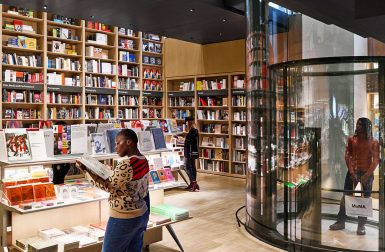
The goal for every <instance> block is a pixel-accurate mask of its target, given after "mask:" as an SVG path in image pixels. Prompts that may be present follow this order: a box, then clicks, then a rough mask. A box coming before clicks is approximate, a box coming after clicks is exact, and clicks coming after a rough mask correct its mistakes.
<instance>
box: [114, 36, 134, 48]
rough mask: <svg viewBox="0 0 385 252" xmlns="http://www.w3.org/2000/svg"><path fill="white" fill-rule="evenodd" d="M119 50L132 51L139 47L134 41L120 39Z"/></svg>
mask: <svg viewBox="0 0 385 252" xmlns="http://www.w3.org/2000/svg"><path fill="white" fill-rule="evenodd" d="M118 43H119V48H125V49H130V50H137V48H138V45H137V44H136V41H134V40H132V39H125V38H124V39H122V38H119V41H118Z"/></svg>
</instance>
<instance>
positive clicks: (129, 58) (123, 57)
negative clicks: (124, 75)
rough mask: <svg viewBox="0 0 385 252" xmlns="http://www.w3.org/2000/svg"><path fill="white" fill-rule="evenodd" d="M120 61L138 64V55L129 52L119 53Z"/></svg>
mask: <svg viewBox="0 0 385 252" xmlns="http://www.w3.org/2000/svg"><path fill="white" fill-rule="evenodd" d="M119 61H124V62H130V63H136V55H135V54H134V53H130V52H127V51H119Z"/></svg>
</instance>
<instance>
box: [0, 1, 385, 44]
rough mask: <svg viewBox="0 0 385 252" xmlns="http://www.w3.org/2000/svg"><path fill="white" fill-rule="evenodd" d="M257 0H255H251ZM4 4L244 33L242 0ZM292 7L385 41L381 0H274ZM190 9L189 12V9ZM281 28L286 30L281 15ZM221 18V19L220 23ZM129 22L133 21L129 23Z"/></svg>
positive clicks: (202, 38)
mask: <svg viewBox="0 0 385 252" xmlns="http://www.w3.org/2000/svg"><path fill="white" fill-rule="evenodd" d="M0 1H1V0H0ZM255 1H258V0H255ZM1 2H2V3H4V4H7V5H15V6H22V7H27V8H30V9H34V10H40V11H41V10H43V6H44V4H47V6H48V12H52V13H57V14H61V15H64V16H69V17H76V18H81V19H85V20H89V19H90V16H95V18H94V20H95V21H100V22H104V23H107V24H111V25H115V26H121V27H126V28H128V27H132V29H134V30H140V31H144V32H150V33H156V34H160V35H163V36H167V37H171V38H176V39H181V40H186V41H191V42H194V43H200V44H209V43H215V42H222V41H229V40H235V39H242V38H245V36H246V23H245V17H244V14H245V0H110V1H108V0H3V1H1ZM273 2H274V3H276V4H279V5H282V6H284V7H286V8H288V9H291V10H293V11H295V12H300V13H303V14H306V15H308V16H310V17H313V18H315V19H318V20H320V21H323V22H325V23H327V24H335V25H338V26H340V27H342V28H344V29H347V30H349V31H352V32H354V33H356V34H359V35H361V36H363V37H373V38H376V39H378V40H381V41H383V42H385V29H383V25H384V24H385V0H322V1H320V0H274V1H273ZM191 10H193V11H191ZM271 11H276V12H279V15H280V16H281V18H280V20H282V22H281V25H280V26H279V25H278V27H280V30H278V31H277V30H276V31H277V32H281V31H284V30H285V28H286V27H285V26H286V25H285V23H286V22H285V21H284V20H285V19H286V18H285V15H283V12H280V11H278V10H275V9H273V10H272V8H270V12H271ZM224 21H225V22H224ZM130 24H131V25H132V26H130Z"/></svg>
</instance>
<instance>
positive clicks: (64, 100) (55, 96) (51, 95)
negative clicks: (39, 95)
mask: <svg viewBox="0 0 385 252" xmlns="http://www.w3.org/2000/svg"><path fill="white" fill-rule="evenodd" d="M47 99H48V102H49V103H51V104H74V105H80V104H81V103H82V96H81V94H62V93H55V92H48V93H47Z"/></svg>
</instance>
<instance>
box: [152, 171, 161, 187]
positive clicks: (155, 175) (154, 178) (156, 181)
mask: <svg viewBox="0 0 385 252" xmlns="http://www.w3.org/2000/svg"><path fill="white" fill-rule="evenodd" d="M150 176H151V178H152V182H154V184H159V183H160V178H159V175H158V172H157V171H150Z"/></svg>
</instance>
